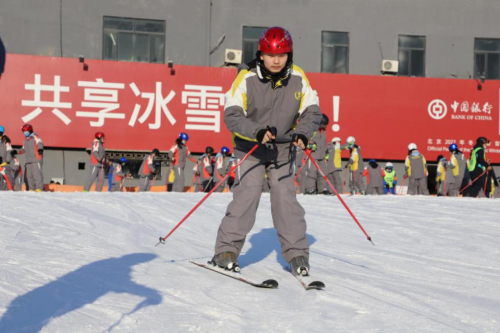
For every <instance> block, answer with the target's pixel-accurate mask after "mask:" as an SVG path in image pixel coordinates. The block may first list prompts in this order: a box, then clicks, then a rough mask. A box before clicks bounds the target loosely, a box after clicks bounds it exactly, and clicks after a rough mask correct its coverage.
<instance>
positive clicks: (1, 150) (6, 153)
mask: <svg viewBox="0 0 500 333" xmlns="http://www.w3.org/2000/svg"><path fill="white" fill-rule="evenodd" d="M11 150H12V146H11V145H10V140H9V138H8V137H6V136H5V135H3V136H2V139H1V140H0V157H1V158H2V161H3V162H7V163H9V162H10V160H11V159H12V155H10V152H11Z"/></svg>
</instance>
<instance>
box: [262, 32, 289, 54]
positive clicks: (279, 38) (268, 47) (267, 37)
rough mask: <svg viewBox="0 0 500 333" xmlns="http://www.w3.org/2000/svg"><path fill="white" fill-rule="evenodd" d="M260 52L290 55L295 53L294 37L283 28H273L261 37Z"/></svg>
mask: <svg viewBox="0 0 500 333" xmlns="http://www.w3.org/2000/svg"><path fill="white" fill-rule="evenodd" d="M259 51H260V52H263V53H269V54H280V53H290V52H292V51H293V41H292V35H290V33H289V32H288V31H287V30H285V29H283V28H282V27H271V28H269V29H267V30H266V31H264V32H263V33H262V34H261V35H260V38H259Z"/></svg>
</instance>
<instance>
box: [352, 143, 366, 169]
mask: <svg viewBox="0 0 500 333" xmlns="http://www.w3.org/2000/svg"><path fill="white" fill-rule="evenodd" d="M348 165H349V169H351V171H352V172H355V171H358V172H359V173H361V172H363V171H362V170H363V168H364V163H363V156H362V155H361V147H359V146H357V145H354V147H353V148H352V150H351V157H349V162H348Z"/></svg>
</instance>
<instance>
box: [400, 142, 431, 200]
mask: <svg viewBox="0 0 500 333" xmlns="http://www.w3.org/2000/svg"><path fill="white" fill-rule="evenodd" d="M405 170H406V174H405V177H404V178H405V179H406V178H410V182H409V184H408V194H409V195H417V194H423V195H429V189H428V188H427V175H428V172H427V161H426V160H425V157H424V156H423V155H422V154H421V153H420V152H419V151H418V150H417V145H416V144H415V143H410V144H409V145H408V155H407V156H406V160H405Z"/></svg>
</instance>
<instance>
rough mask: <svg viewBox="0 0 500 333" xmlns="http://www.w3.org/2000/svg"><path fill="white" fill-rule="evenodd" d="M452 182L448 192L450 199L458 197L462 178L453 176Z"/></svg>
mask: <svg viewBox="0 0 500 333" xmlns="http://www.w3.org/2000/svg"><path fill="white" fill-rule="evenodd" d="M454 180H455V182H454V183H453V187H452V188H451V189H450V191H449V194H450V197H458V194H459V193H460V189H461V188H462V181H463V177H460V176H455V177H454Z"/></svg>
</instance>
